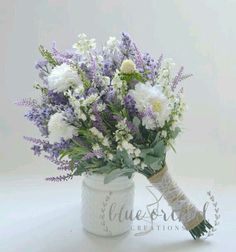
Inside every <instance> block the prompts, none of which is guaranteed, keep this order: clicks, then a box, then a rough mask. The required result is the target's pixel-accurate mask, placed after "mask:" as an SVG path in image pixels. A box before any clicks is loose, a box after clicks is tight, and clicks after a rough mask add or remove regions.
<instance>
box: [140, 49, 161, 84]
mask: <svg viewBox="0 0 236 252" xmlns="http://www.w3.org/2000/svg"><path fill="white" fill-rule="evenodd" d="M143 61H144V64H145V72H144V74H145V75H146V77H147V78H148V79H149V80H151V81H153V82H154V80H155V78H156V77H157V75H158V70H159V63H158V62H156V61H155V60H154V59H153V58H152V57H151V56H150V54H149V53H146V54H145V55H144V56H143Z"/></svg>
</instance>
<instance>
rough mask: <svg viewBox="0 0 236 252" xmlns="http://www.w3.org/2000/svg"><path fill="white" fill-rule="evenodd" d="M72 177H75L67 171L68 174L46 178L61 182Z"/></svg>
mask: <svg viewBox="0 0 236 252" xmlns="http://www.w3.org/2000/svg"><path fill="white" fill-rule="evenodd" d="M72 178H73V175H72V174H70V173H67V174H66V175H60V176H57V177H49V178H46V180H47V181H51V182H61V181H68V180H69V179H72Z"/></svg>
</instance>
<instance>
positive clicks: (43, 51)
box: [39, 45, 58, 67]
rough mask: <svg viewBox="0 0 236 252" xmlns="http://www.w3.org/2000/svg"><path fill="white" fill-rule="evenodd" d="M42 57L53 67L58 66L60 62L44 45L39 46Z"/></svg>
mask: <svg viewBox="0 0 236 252" xmlns="http://www.w3.org/2000/svg"><path fill="white" fill-rule="evenodd" d="M39 51H40V53H41V55H42V56H43V57H44V58H45V59H46V60H47V61H48V62H49V64H51V65H52V66H53V67H55V66H56V65H58V62H57V61H56V60H55V59H54V57H53V54H52V53H51V52H49V51H48V50H47V49H45V48H44V47H43V46H42V45H40V46H39Z"/></svg>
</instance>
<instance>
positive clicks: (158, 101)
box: [129, 82, 170, 129]
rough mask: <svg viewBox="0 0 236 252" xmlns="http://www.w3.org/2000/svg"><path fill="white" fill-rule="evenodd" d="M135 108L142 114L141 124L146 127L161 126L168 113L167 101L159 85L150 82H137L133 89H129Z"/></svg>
mask: <svg viewBox="0 0 236 252" xmlns="http://www.w3.org/2000/svg"><path fill="white" fill-rule="evenodd" d="M129 95H131V96H132V97H133V98H134V100H135V102H136V105H135V106H136V108H137V109H138V111H139V112H140V113H142V114H143V118H142V124H143V125H144V126H145V127H146V128H147V129H155V128H156V127H163V126H164V124H165V121H167V120H168V118H169V115H170V108H169V102H168V99H167V97H166V96H165V95H164V94H163V92H162V90H161V87H160V86H158V85H154V86H152V85H151V84H150V83H148V82H147V83H145V84H143V83H138V84H136V85H135V89H134V90H130V91H129Z"/></svg>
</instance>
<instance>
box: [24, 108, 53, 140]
mask: <svg viewBox="0 0 236 252" xmlns="http://www.w3.org/2000/svg"><path fill="white" fill-rule="evenodd" d="M53 113H54V111H53V109H52V108H48V107H42V108H41V107H38V108H37V107H33V108H32V109H31V110H30V111H28V112H27V113H26V114H25V117H26V118H27V119H28V120H30V121H32V122H33V123H34V124H35V125H36V126H37V127H38V128H39V130H40V132H41V134H42V135H43V136H48V128H47V123H48V120H49V118H50V116H51V115H52V114H53Z"/></svg>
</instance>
